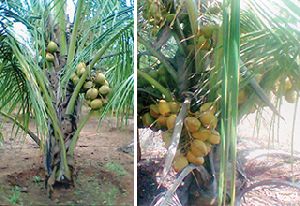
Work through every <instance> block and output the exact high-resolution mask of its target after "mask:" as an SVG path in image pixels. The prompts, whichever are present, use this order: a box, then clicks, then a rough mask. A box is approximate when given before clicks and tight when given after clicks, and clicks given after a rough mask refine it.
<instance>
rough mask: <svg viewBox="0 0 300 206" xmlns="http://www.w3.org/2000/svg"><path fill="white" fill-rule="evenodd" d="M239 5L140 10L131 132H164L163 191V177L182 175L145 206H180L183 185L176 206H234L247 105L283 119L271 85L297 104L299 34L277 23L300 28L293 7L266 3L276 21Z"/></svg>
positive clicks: (256, 7)
mask: <svg viewBox="0 0 300 206" xmlns="http://www.w3.org/2000/svg"><path fill="white" fill-rule="evenodd" d="M242 3H243V4H246V5H247V6H246V7H244V8H242V9H240V1H239V0H225V1H224V2H223V3H220V2H219V1H201V3H200V1H192V0H185V1H180V2H179V1H168V0H144V1H140V4H139V10H138V11H139V29H138V31H139V33H138V42H139V54H138V115H139V118H138V119H139V127H150V128H151V129H152V130H154V131H157V130H161V131H162V132H163V135H162V136H163V137H162V138H163V141H164V142H165V145H166V148H167V150H168V151H167V154H166V157H165V166H164V172H163V180H162V183H163V182H164V179H165V177H166V175H167V174H168V172H169V171H170V169H171V167H173V169H174V170H175V171H176V172H178V173H180V174H179V176H178V178H177V180H176V181H175V182H174V184H173V186H172V187H171V188H170V190H168V191H167V192H165V193H164V194H163V195H160V196H158V198H157V199H155V200H154V201H153V205H154V204H156V205H166V204H170V205H178V199H177V198H176V196H174V195H175V192H176V189H177V188H178V186H179V185H180V184H181V182H182V181H185V180H186V182H189V179H190V178H192V179H193V180H192V183H191V184H185V186H186V187H188V188H189V189H188V190H187V191H188V193H189V194H187V195H183V196H181V199H180V202H181V204H182V205H224V204H229V203H230V204H231V205H234V204H235V196H236V193H237V189H239V186H240V185H237V184H236V179H237V178H236V176H237V175H236V173H239V172H240V169H239V165H238V164H237V161H236V142H237V125H238V122H239V120H240V119H241V118H242V117H244V116H245V115H247V114H248V113H250V112H251V110H253V108H252V106H253V105H256V106H255V107H254V111H255V110H257V109H260V108H263V107H264V106H268V107H270V109H271V110H272V111H273V112H274V114H275V115H277V116H278V117H279V118H281V117H280V114H279V112H278V110H277V108H276V107H275V106H274V104H273V102H272V101H271V99H270V97H269V91H270V90H271V88H272V87H274V86H275V84H274V82H275V80H276V79H278V78H279V79H280V78H283V79H284V80H285V79H286V78H287V77H288V78H289V79H290V81H291V85H292V86H290V87H289V90H288V91H287V92H288V93H287V97H288V98H287V100H292V98H291V97H294V96H295V93H294V92H292V91H291V88H293V89H294V90H295V88H296V85H297V84H298V83H299V78H297V77H298V76H299V70H298V68H299V43H296V42H297V41H299V31H298V29H297V26H296V23H295V22H297V21H294V19H293V18H287V17H286V16H284V17H283V16H281V15H280V14H283V13H287V12H288V11H292V14H291V16H293V17H295V18H296V19H298V20H299V14H297V12H296V11H297V10H295V8H297V7H299V5H298V6H297V4H295V2H294V1H280V3H278V4H275V3H274V4H273V5H274V7H276V8H275V10H276V11H278V10H281V11H282V12H275V13H276V14H274V12H273V10H271V8H268V7H267V6H266V5H265V4H264V3H263V1H243V2H242ZM273 9H274V8H273ZM240 48H241V49H240ZM285 63H287V65H288V66H286V64H285ZM277 90H278V89H277ZM294 90H293V91H294ZM298 91H299V90H298ZM275 92H276V90H275ZM297 93H298V92H296V94H297ZM275 95H277V94H276V93H275ZM277 96H278V95H277ZM238 111H239V113H238ZM191 172H192V173H193V175H191V174H190V173H191ZM186 176H188V177H186ZM185 177H186V178H185ZM184 178H185V180H184ZM241 181H243V180H241ZM204 191H205V192H204ZM238 201H239V200H237V202H238ZM179 204H180V203H179Z"/></svg>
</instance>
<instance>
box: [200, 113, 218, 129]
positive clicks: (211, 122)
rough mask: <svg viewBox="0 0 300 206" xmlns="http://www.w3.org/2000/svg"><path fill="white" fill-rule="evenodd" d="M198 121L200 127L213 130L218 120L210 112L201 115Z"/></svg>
mask: <svg viewBox="0 0 300 206" xmlns="http://www.w3.org/2000/svg"><path fill="white" fill-rule="evenodd" d="M199 119H200V121H201V123H202V125H204V126H205V127H207V128H209V129H215V128H216V127H217V123H218V118H217V117H215V115H214V114H213V113H212V112H210V111H207V112H203V113H201V114H200V117H199Z"/></svg>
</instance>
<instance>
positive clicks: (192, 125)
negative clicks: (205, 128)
mask: <svg viewBox="0 0 300 206" xmlns="http://www.w3.org/2000/svg"><path fill="white" fill-rule="evenodd" d="M184 124H185V126H186V129H187V130H188V131H189V132H191V133H193V132H196V131H198V130H199V128H200V126H201V123H200V121H199V120H198V119H197V118H196V117H186V118H185V119H184Z"/></svg>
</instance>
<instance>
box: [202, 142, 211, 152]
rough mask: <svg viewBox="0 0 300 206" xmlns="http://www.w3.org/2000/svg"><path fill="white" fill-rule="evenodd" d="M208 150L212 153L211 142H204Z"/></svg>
mask: <svg viewBox="0 0 300 206" xmlns="http://www.w3.org/2000/svg"><path fill="white" fill-rule="evenodd" d="M204 143H205V145H206V148H207V152H208V153H210V151H211V144H210V143H209V142H204Z"/></svg>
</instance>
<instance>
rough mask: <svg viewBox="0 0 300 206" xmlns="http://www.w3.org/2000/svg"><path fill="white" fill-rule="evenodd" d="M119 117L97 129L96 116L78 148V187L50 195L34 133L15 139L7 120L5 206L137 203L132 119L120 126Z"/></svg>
mask: <svg viewBox="0 0 300 206" xmlns="http://www.w3.org/2000/svg"><path fill="white" fill-rule="evenodd" d="M115 125H116V121H115V119H114V118H109V119H106V120H104V121H103V122H102V124H101V125H100V127H99V128H98V130H97V127H98V121H97V120H96V119H91V120H90V121H89V123H88V124H87V125H86V126H85V127H84V129H83V130H82V132H81V137H80V139H79V142H78V145H77V148H76V166H75V167H76V171H75V174H76V175H75V176H76V177H75V187H72V188H58V189H56V190H55V192H54V194H53V197H52V199H49V198H48V197H47V194H46V190H45V188H44V169H43V156H42V152H41V150H40V148H38V147H37V146H36V145H35V143H34V142H32V141H31V140H30V139H29V137H20V136H19V137H18V139H13V138H12V134H11V133H10V131H11V128H12V124H10V123H5V124H4V131H5V132H4V133H3V135H4V143H3V145H2V146H1V147H0V205H13V204H16V205H133V202H134V158H133V153H132V152H133V151H131V152H123V151H122V150H120V149H119V148H122V147H124V146H126V145H128V144H130V143H132V141H133V123H132V121H130V123H129V125H127V126H124V127H123V128H116V126H115Z"/></svg>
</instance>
